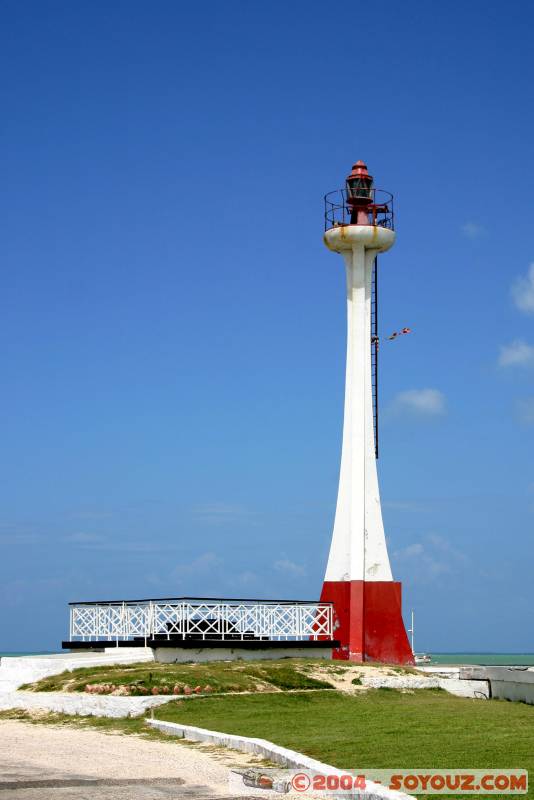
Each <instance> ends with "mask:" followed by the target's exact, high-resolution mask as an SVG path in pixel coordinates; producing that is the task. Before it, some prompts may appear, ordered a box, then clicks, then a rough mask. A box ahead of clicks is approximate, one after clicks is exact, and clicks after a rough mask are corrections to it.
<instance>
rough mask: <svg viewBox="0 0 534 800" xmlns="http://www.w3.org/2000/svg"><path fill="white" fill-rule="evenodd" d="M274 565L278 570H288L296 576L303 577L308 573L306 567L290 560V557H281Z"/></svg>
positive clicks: (287, 571)
mask: <svg viewBox="0 0 534 800" xmlns="http://www.w3.org/2000/svg"><path fill="white" fill-rule="evenodd" d="M273 567H274V568H275V570H276V571H277V572H286V573H288V574H289V575H293V576H294V577H301V576H302V575H305V574H306V569H305V567H304V566H303V565H302V564H296V563H295V562H294V561H290V560H289V558H281V559H279V560H278V561H275V562H274V564H273Z"/></svg>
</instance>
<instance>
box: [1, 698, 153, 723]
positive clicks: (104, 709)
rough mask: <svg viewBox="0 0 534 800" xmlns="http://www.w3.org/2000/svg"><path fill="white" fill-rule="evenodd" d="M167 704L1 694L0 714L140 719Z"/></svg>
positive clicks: (135, 699) (128, 700)
mask: <svg viewBox="0 0 534 800" xmlns="http://www.w3.org/2000/svg"><path fill="white" fill-rule="evenodd" d="M168 702H169V696H168V695H162V696H158V697H116V696H113V695H109V694H108V695H91V694H84V693H82V692H70V693H69V692H4V693H3V694H0V711H9V710H11V709H15V708H20V709H22V710H23V711H34V710H40V711H51V712H54V713H56V714H69V715H71V716H81V717H113V718H115V719H119V718H123V717H140V716H141V715H142V714H144V713H145V711H146V710H147V709H148V708H154V707H155V706H160V705H163V704H164V703H168Z"/></svg>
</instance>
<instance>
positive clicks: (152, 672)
mask: <svg viewBox="0 0 534 800" xmlns="http://www.w3.org/2000/svg"><path fill="white" fill-rule="evenodd" d="M309 666H310V662H309V661H307V660H306V659H280V660H276V661H275V660H273V661H214V662H212V663H206V664H160V663H157V662H151V663H148V664H147V663H140V664H131V665H128V666H125V665H124V664H118V665H116V666H109V667H86V668H82V669H75V670H73V671H72V672H62V673H61V674H60V675H52V676H51V677H49V678H43V679H42V680H40V681H36V682H35V683H32V684H26V685H24V686H21V689H30V690H32V691H39V692H53V691H75V692H76V691H78V692H83V691H84V689H85V686H86V685H87V684H88V683H112V684H116V685H118V684H127V685H132V684H135V685H137V686H143V687H145V688H146V689H149V690H150V689H152V687H153V686H158V687H159V688H161V687H163V686H167V687H169V688H170V690H171V691H172V687H173V686H174V685H175V684H182V685H183V684H189V685H190V686H192V687H194V686H197V685H201V686H205V685H207V684H209V685H210V686H211V687H212V689H213V691H214V692H244V691H253V692H256V691H260V692H261V691H269V690H270V691H272V690H273V689H282V690H288V689H331V688H333V687H332V684H330V683H329V682H328V681H327V680H317V679H316V678H312V677H311V676H309V675H307V674H306V669H308V668H309ZM327 676H328V675H327Z"/></svg>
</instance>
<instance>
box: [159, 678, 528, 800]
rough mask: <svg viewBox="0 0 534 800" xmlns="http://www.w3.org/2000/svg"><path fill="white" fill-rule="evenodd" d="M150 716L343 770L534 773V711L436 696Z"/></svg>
mask: <svg viewBox="0 0 534 800" xmlns="http://www.w3.org/2000/svg"><path fill="white" fill-rule="evenodd" d="M155 716H156V718H157V719H165V720H171V721H175V722H182V723H184V724H189V725H198V726H200V727H204V728H210V729H212V730H218V731H225V732H228V733H236V734H241V735H244V736H258V737H261V738H264V739H269V740H271V741H274V742H276V743H277V744H280V745H283V746H286V747H290V748H292V749H295V750H299V751H301V752H303V753H306V754H307V755H309V756H312V757H313V758H317V759H319V760H321V761H325V762H326V763H328V764H332V765H334V766H337V767H340V768H345V769H357V768H364V767H368V768H369V767H374V768H377V769H378V768H389V767H393V768H396V767H399V768H411V767H418V768H430V767H443V768H451V769H454V768H459V767H464V768H485V767H488V768H498V767H502V768H525V769H528V770H529V771H530V770H532V771H533V774H534V707H532V706H528V705H524V704H522V703H508V702H506V701H502V700H489V701H483V700H468V699H465V698H460V697H454V696H452V695H449V694H447V693H446V692H443V691H440V690H432V689H430V690H418V691H416V692H414V693H413V694H407V693H406V694H403V693H400V692H397V691H395V690H387V689H375V690H370V691H368V692H366V693H363V694H361V695H357V696H347V695H345V694H340V693H338V692H313V693H310V694H271V695H246V696H242V697H211V698H201V699H198V700H195V701H193V702H188V701H175V702H172V703H169V704H168V705H164V706H162V707H160V708H158V709H157V710H156V712H155ZM494 796H495V795H494ZM531 796H533V797H534V792H533V793H532V794H531Z"/></svg>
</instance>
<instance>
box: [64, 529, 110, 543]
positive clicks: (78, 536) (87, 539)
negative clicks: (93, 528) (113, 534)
mask: <svg viewBox="0 0 534 800" xmlns="http://www.w3.org/2000/svg"><path fill="white" fill-rule="evenodd" d="M63 541H65V542H72V543H73V544H93V543H94V542H102V541H103V539H102V536H99V535H98V534H97V533H85V531H77V532H76V533H69V534H68V536H65V538H64V540H63Z"/></svg>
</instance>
